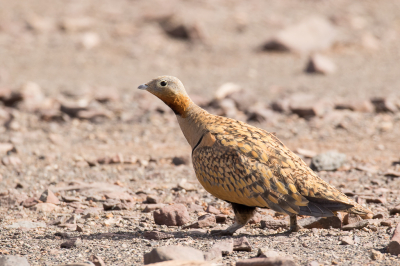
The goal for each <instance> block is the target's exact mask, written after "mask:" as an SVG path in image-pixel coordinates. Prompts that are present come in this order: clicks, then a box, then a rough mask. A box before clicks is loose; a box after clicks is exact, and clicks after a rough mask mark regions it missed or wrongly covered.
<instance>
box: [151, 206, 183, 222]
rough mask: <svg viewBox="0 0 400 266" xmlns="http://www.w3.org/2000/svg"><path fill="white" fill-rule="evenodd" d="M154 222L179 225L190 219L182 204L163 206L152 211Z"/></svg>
mask: <svg viewBox="0 0 400 266" xmlns="http://www.w3.org/2000/svg"><path fill="white" fill-rule="evenodd" d="M153 217H154V222H155V223H156V224H159V225H167V226H181V225H184V224H186V223H187V222H189V221H190V216H189V213H188V211H187V209H186V207H185V205H183V204H174V205H169V206H165V207H163V208H162V209H159V210H156V211H154V213H153Z"/></svg>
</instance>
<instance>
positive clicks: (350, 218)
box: [343, 213, 362, 225]
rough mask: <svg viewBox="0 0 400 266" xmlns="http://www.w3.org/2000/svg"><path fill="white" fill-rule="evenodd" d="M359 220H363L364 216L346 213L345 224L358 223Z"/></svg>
mask: <svg viewBox="0 0 400 266" xmlns="http://www.w3.org/2000/svg"><path fill="white" fill-rule="evenodd" d="M359 221H362V218H361V217H360V216H359V215H357V214H352V213H346V214H345V215H344V217H343V224H344V225H347V224H352V223H357V222H359Z"/></svg>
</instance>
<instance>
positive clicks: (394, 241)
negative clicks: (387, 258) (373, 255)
mask: <svg viewBox="0 0 400 266" xmlns="http://www.w3.org/2000/svg"><path fill="white" fill-rule="evenodd" d="M387 251H388V252H389V253H390V254H392V255H396V256H397V255H399V254H400V223H399V224H397V226H396V229H395V230H394V232H393V236H392V238H391V239H390V242H389V245H388V246H387Z"/></svg>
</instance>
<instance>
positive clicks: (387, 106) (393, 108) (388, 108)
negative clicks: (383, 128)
mask: <svg viewBox="0 0 400 266" xmlns="http://www.w3.org/2000/svg"><path fill="white" fill-rule="evenodd" d="M397 101H398V99H397V98H394V97H390V98H389V97H387V98H373V99H372V100H371V102H372V104H373V105H374V106H375V111H376V112H377V113H385V112H390V113H395V112H397V111H399V107H398V106H397Z"/></svg>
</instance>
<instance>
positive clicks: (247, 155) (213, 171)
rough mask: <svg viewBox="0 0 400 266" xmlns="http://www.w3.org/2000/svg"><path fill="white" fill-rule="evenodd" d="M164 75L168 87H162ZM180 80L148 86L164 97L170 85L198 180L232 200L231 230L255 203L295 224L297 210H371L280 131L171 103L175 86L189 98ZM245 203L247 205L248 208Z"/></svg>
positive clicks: (245, 218)
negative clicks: (278, 134)
mask: <svg viewBox="0 0 400 266" xmlns="http://www.w3.org/2000/svg"><path fill="white" fill-rule="evenodd" d="M163 80H164V81H165V82H166V83H167V86H165V87H166V88H157V86H158V87H160V86H159V84H160V81H163ZM176 84H178V85H176ZM181 84H182V83H180V81H179V80H178V79H176V78H174V77H168V76H164V77H159V78H157V79H155V80H153V81H151V82H150V83H149V84H148V85H146V86H147V87H146V89H147V90H148V91H150V92H152V93H153V94H155V95H156V96H157V97H159V98H160V99H161V100H164V99H163V93H162V91H163V89H165V90H167V91H168V93H166V95H168V100H165V102H168V105H169V106H170V107H171V108H172V109H173V110H174V111H175V113H176V114H177V117H178V122H179V124H180V126H181V129H182V131H183V133H184V135H185V137H186V139H187V140H188V142H189V144H190V145H191V146H192V148H193V151H192V159H193V160H192V161H193V166H194V169H195V172H196V176H197V178H198V180H199V182H200V183H201V184H202V186H203V187H204V188H205V189H206V190H207V191H208V192H209V193H211V194H212V195H214V196H215V197H217V198H220V199H223V200H226V201H228V202H231V203H233V207H234V210H235V214H236V217H237V219H236V224H235V225H233V226H231V227H230V228H228V229H227V230H228V231H227V233H230V234H231V233H233V232H234V231H236V230H237V229H238V228H240V227H242V226H243V225H244V224H246V223H247V221H248V220H249V219H250V218H251V216H252V215H253V211H252V210H254V208H252V207H261V208H270V209H273V210H275V211H277V212H280V213H284V214H288V215H290V216H291V217H292V219H291V226H292V227H296V222H295V217H296V215H297V214H301V215H309V216H320V217H328V216H332V215H334V212H336V211H346V212H350V213H357V214H367V213H370V210H368V209H366V208H364V207H362V206H361V205H359V204H357V203H356V202H354V201H352V200H351V199H349V198H347V197H346V196H345V195H344V194H343V193H341V192H340V191H339V190H337V189H336V188H334V187H333V186H331V185H330V184H328V183H327V182H325V181H323V180H322V179H321V178H319V177H318V176H317V175H316V174H315V173H314V172H313V171H312V170H311V169H310V168H309V167H308V166H307V165H306V164H305V163H304V162H303V161H302V160H301V159H300V158H299V157H298V156H297V155H295V154H294V153H293V152H292V151H290V150H289V149H288V148H287V147H286V146H285V145H284V144H283V143H282V142H281V141H279V139H278V138H276V137H275V135H273V134H271V133H269V132H267V131H265V130H263V129H259V128H256V127H253V126H251V125H248V124H246V123H243V122H240V121H237V120H234V119H230V118H226V117H221V116H216V115H212V114H209V113H208V112H206V111H205V110H203V109H201V108H200V107H198V106H196V105H195V104H194V103H192V102H190V104H188V103H187V102H186V103H185V108H182V107H181V106H179V105H178V106H174V105H173V104H171V100H170V99H171V92H170V90H173V91H175V90H176V87H179V93H175V97H177V98H182V99H190V98H189V97H188V96H187V94H186V92H185V90H184V88H183V85H181ZM142 86H143V85H142ZM155 87H156V88H155ZM161 87H163V86H161ZM170 87H171V88H170ZM180 87H182V88H180ZM153 90H156V93H154V92H153ZM160 91H161V92H160ZM175 102H177V103H179V102H180V101H175ZM182 109H185V111H184V113H182V111H180V110H182ZM246 206H247V207H248V211H244V210H245V209H246ZM241 213H243V215H241V217H239V218H240V219H239V218H238V216H240V214H241ZM247 213H248V214H247ZM293 217H294V219H293ZM292 229H296V228H292Z"/></svg>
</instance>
